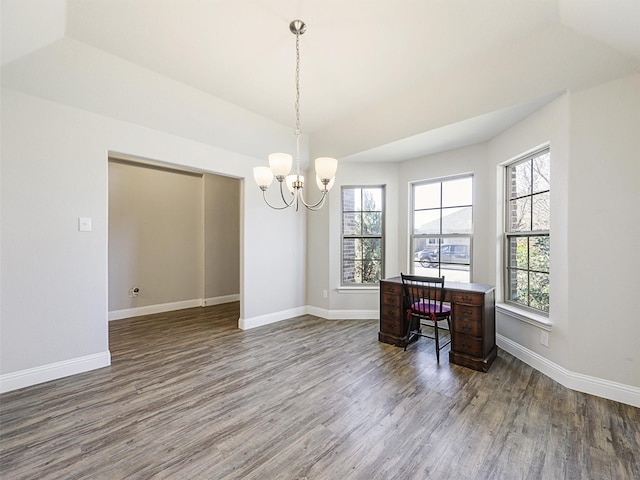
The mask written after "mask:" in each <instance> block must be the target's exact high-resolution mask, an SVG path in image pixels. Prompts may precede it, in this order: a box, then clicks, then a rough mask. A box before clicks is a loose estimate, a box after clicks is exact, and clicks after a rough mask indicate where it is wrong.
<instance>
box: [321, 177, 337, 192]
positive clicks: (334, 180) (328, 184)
mask: <svg viewBox="0 0 640 480" xmlns="http://www.w3.org/2000/svg"><path fill="white" fill-rule="evenodd" d="M334 183H336V177H333V178H332V179H331V180H329V183H327V192H328V191H329V190H331V187H333V184H334ZM316 185H317V186H318V188H319V189H320V190H321V191H323V192H324V185H323V184H322V180H321V179H320V177H319V176H318V175H316Z"/></svg>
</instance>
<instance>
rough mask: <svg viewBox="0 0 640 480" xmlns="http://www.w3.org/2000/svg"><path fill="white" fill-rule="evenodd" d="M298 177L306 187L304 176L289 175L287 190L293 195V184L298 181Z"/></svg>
mask: <svg viewBox="0 0 640 480" xmlns="http://www.w3.org/2000/svg"><path fill="white" fill-rule="evenodd" d="M298 177H300V181H301V182H302V184H303V185H304V175H289V176H288V177H287V188H288V189H289V191H290V192H291V193H292V194H293V191H294V188H293V182H295V181H296V180H297V179H298Z"/></svg>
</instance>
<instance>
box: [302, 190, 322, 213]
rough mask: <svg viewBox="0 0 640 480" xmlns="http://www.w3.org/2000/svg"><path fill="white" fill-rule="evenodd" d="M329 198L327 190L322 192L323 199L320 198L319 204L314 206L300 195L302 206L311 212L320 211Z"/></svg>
mask: <svg viewBox="0 0 640 480" xmlns="http://www.w3.org/2000/svg"><path fill="white" fill-rule="evenodd" d="M326 198H327V190H323V191H322V197H321V198H320V200H318V202H316V203H314V204H313V205H312V204H310V203H307V202H305V201H304V197H303V196H302V195H300V201H301V202H302V204H303V205H304V206H305V207H307V208H308V209H309V210H318V209H320V208H322V206H323V205H324V201H325V199H326Z"/></svg>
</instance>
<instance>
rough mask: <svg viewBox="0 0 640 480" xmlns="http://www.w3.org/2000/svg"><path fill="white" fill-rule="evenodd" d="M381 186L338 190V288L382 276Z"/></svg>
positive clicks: (359, 283) (382, 200)
mask: <svg viewBox="0 0 640 480" xmlns="http://www.w3.org/2000/svg"><path fill="white" fill-rule="evenodd" d="M383 204H384V187H383V186H374V187H343V188H342V285H362V284H365V285H366V284H377V283H378V282H379V280H380V279H381V278H382V277H383V265H384V245H383V243H384V242H383V234H382V232H383V217H384V212H383Z"/></svg>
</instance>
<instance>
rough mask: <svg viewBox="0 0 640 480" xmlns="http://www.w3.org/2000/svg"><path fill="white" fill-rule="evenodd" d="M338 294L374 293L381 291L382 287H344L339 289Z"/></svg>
mask: <svg viewBox="0 0 640 480" xmlns="http://www.w3.org/2000/svg"><path fill="white" fill-rule="evenodd" d="M337 290H338V293H367V292H369V293H372V292H378V291H379V290H380V285H362V286H348V285H343V286H340V287H338V288H337Z"/></svg>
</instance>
